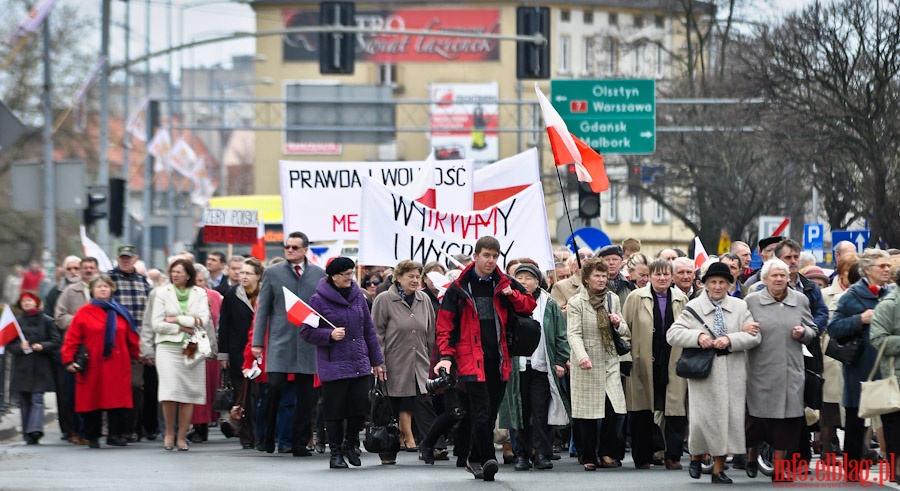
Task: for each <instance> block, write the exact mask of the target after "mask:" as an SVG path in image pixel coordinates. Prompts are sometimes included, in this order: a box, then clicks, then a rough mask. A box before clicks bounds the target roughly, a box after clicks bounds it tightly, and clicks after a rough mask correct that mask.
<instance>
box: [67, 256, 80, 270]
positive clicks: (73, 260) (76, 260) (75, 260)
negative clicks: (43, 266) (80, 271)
mask: <svg viewBox="0 0 900 491" xmlns="http://www.w3.org/2000/svg"><path fill="white" fill-rule="evenodd" d="M62 263H63V267H66V266H68V265H69V263H78V264H81V258H80V257H78V256H66V258H65V259H63V262H62Z"/></svg>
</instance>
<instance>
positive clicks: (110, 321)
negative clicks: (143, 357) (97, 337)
mask: <svg viewBox="0 0 900 491" xmlns="http://www.w3.org/2000/svg"><path fill="white" fill-rule="evenodd" d="M91 305H94V306H95V307H100V308H101V309H103V310H105V311H106V329H105V330H104V332H103V356H106V357H108V356H109V355H111V354H112V350H113V347H114V346H115V342H116V325H117V323H118V322H117V321H116V314H119V315H121V316H122V318H123V319H125V321H126V322H128V327H129V328H131V330H132V331H134V332H136V333H137V334H138V335H140V333H139V332H138V330H137V328H136V327H135V326H134V319H133V318H132V317H131V314H130V313H128V310H126V309H125V307H123V306H122V304H120V303H119V302H116V301H115V300H113V299H110V300H109V301H108V302H107V301H105V300H97V299H96V298H93V299H91Z"/></svg>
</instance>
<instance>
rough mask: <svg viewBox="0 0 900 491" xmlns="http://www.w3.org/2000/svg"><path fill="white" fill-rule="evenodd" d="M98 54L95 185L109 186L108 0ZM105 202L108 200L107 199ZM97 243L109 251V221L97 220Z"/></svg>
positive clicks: (104, 3)
mask: <svg viewBox="0 0 900 491" xmlns="http://www.w3.org/2000/svg"><path fill="white" fill-rule="evenodd" d="M101 9H102V13H101V35H100V52H101V56H102V57H103V59H104V60H107V61H106V62H104V63H103V66H102V67H101V69H100V155H99V157H100V162H99V165H98V169H97V185H98V186H107V185H108V184H109V155H108V153H109V18H110V0H101ZM107 202H109V198H108V197H107ZM97 243H98V244H99V245H100V248H101V249H103V250H104V251H109V250H110V248H109V246H110V243H109V219H108V217H103V218H101V219H99V220H97Z"/></svg>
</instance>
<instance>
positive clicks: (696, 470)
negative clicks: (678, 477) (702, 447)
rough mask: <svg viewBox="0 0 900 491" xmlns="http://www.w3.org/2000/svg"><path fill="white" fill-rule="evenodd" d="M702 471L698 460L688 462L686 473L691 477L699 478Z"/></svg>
mask: <svg viewBox="0 0 900 491" xmlns="http://www.w3.org/2000/svg"><path fill="white" fill-rule="evenodd" d="M702 473H703V472H702V470H701V469H700V461H699V460H692V461H691V463H690V464H688V474H690V475H691V479H700V475H701V474H702Z"/></svg>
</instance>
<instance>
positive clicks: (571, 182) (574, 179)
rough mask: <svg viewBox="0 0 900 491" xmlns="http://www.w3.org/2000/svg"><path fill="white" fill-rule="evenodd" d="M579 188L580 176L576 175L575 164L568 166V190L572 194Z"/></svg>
mask: <svg viewBox="0 0 900 491" xmlns="http://www.w3.org/2000/svg"><path fill="white" fill-rule="evenodd" d="M577 186H578V174H577V173H575V164H569V165H567V166H566V190H568V191H569V192H570V193H571V192H573V191H575V188H576V187H577Z"/></svg>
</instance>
